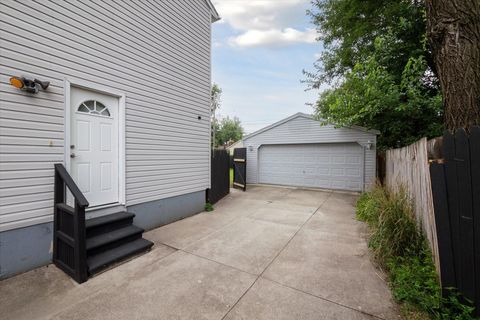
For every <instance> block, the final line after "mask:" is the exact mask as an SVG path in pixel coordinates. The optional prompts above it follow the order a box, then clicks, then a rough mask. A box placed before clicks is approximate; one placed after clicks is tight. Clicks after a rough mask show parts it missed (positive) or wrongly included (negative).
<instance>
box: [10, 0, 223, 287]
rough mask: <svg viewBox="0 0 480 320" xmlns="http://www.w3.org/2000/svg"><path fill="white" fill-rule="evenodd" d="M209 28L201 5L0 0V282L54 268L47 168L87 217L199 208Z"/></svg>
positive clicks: (204, 171)
mask: <svg viewBox="0 0 480 320" xmlns="http://www.w3.org/2000/svg"><path fill="white" fill-rule="evenodd" d="M218 19H219V17H218V14H217V12H216V11H215V9H214V7H213V6H212V4H211V2H210V1H209V0H190V1H150V2H148V3H147V2H143V1H136V2H130V1H120V0H119V1H101V0H94V1H87V2H79V1H19V2H17V1H15V2H14V1H1V2H0V43H1V51H0V65H1V74H0V99H1V103H0V117H1V118H0V144H1V145H0V201H1V202H0V205H1V208H0V278H4V277H8V276H10V275H13V274H15V273H18V272H22V271H25V270H28V269H31V268H33V267H36V266H40V265H43V264H47V263H49V262H50V261H51V259H52V250H53V249H52V236H53V235H52V234H53V231H52V228H53V226H52V221H53V217H54V215H53V214H54V164H56V163H62V164H63V165H64V166H65V168H66V170H67V171H68V172H69V173H70V175H71V176H72V177H73V180H74V181H75V183H76V184H77V185H78V187H79V188H80V190H81V192H83V195H84V196H85V197H86V199H87V200H88V202H89V206H88V208H87V212H86V217H87V219H91V218H94V217H97V216H105V215H107V214H113V213H117V212H125V211H128V212H130V213H133V214H135V218H134V220H133V223H134V224H135V226H137V227H141V228H144V229H150V228H154V227H156V226H159V225H163V224H166V223H169V222H171V221H174V220H177V219H179V218H182V217H185V216H189V215H192V214H194V213H197V212H199V211H201V210H202V209H203V207H204V204H205V190H206V189H207V188H209V186H210V165H209V163H210V152H209V148H210V147H209V146H210V84H211V79H210V69H211V66H210V59H211V23H212V22H214V21H216V20H218ZM34 79H37V84H35V83H34V82H33V80H34ZM47 81H48V82H49V86H48V87H47V88H46V89H43V88H42V85H43V86H45V85H46V82H47ZM11 84H13V85H11ZM14 85H17V86H22V85H24V87H23V88H22V89H23V90H21V89H19V88H17V87H15V86H14ZM25 89H27V90H25ZM29 91H32V92H29ZM34 91H38V92H37V93H34ZM68 198H69V199H70V200H69V201H70V203H71V201H73V200H72V199H71V197H70V196H69V197H68ZM87 228H88V225H87ZM132 230H133V229H131V231H132ZM136 230H137V229H136ZM87 237H88V235H87ZM87 241H88V240H87ZM53 247H55V244H54V245H53ZM87 250H88V243H87Z"/></svg>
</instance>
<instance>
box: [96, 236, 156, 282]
mask: <svg viewBox="0 0 480 320" xmlns="http://www.w3.org/2000/svg"><path fill="white" fill-rule="evenodd" d="M152 246H153V243H152V242H150V241H148V240H145V239H142V238H140V239H137V240H134V241H130V242H127V243H125V244H123V245H121V246H118V247H116V248H113V249H110V250H108V251H105V252H102V253H99V254H96V255H93V256H91V257H89V258H88V259H87V266H88V273H89V274H90V275H92V274H95V273H97V272H99V271H101V270H102V269H104V268H106V267H108V266H110V265H112V264H113V263H115V262H119V261H121V260H123V259H126V258H128V257H130V256H133V255H136V254H139V253H141V252H144V251H147V250H149V249H150V248H151V247H152Z"/></svg>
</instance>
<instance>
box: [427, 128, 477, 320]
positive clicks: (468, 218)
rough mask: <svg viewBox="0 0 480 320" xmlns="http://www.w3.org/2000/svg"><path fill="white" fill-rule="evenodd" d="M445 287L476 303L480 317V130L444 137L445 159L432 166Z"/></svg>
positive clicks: (472, 129)
mask: <svg viewBox="0 0 480 320" xmlns="http://www.w3.org/2000/svg"><path fill="white" fill-rule="evenodd" d="M430 170H431V177H432V191H433V200H434V205H435V217H436V222H437V232H438V246H439V252H440V266H441V281H442V287H443V288H449V287H454V288H457V289H458V290H459V292H460V293H462V294H463V296H464V297H466V298H468V299H469V300H471V301H474V302H475V307H476V315H477V316H480V127H472V128H471V129H470V135H468V134H467V133H466V132H465V130H463V129H459V130H457V131H456V132H455V135H452V134H451V133H449V132H445V134H444V135H443V160H440V161H437V162H434V163H432V164H431V167H430Z"/></svg>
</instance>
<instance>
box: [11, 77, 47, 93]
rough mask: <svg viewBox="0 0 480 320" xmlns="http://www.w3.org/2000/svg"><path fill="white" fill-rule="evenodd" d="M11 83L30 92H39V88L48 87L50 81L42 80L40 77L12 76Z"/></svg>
mask: <svg viewBox="0 0 480 320" xmlns="http://www.w3.org/2000/svg"><path fill="white" fill-rule="evenodd" d="M10 84H11V85H12V86H14V87H15V88H17V89H20V90H24V91H27V92H28V93H38V90H39V88H40V87H41V88H42V89H43V90H45V89H47V88H48V86H49V85H50V81H40V80H38V79H33V80H31V79H27V78H24V77H11V78H10Z"/></svg>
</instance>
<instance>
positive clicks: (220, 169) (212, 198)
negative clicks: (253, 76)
mask: <svg viewBox="0 0 480 320" xmlns="http://www.w3.org/2000/svg"><path fill="white" fill-rule="evenodd" d="M210 176H211V181H210V186H211V188H210V189H207V202H209V203H211V204H214V203H216V202H217V201H218V200H220V199H222V198H223V197H225V196H226V195H227V194H228V193H229V192H230V156H229V154H228V153H227V151H226V150H220V149H216V150H212V159H211V171H210Z"/></svg>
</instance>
